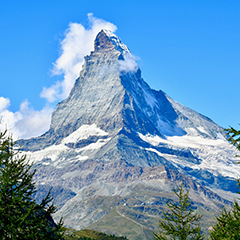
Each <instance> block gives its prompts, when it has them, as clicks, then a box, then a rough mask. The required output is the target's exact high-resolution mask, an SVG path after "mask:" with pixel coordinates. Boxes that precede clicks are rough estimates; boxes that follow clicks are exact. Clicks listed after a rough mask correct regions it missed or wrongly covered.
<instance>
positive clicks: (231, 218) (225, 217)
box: [210, 127, 240, 240]
mask: <svg viewBox="0 0 240 240" xmlns="http://www.w3.org/2000/svg"><path fill="white" fill-rule="evenodd" d="M225 132H226V133H227V135H228V141H229V142H230V143H231V144H232V145H233V146H235V147H236V148H237V150H240V131H238V130H236V129H234V128H233V127H230V128H228V129H225ZM236 156H237V157H240V156H239V155H236ZM237 163H240V162H239V161H238V162H237ZM237 184H238V186H239V187H240V180H239V179H237ZM238 193H239V192H238ZM212 228H213V229H212V230H211V231H210V239H212V240H217V239H219V240H221V239H226V240H228V239H229V240H230V239H231V240H232V239H236V240H240V206H239V204H238V202H237V201H236V200H235V201H234V203H233V206H232V208H231V209H230V210H226V208H224V209H223V210H222V212H221V214H220V216H218V217H217V218H216V222H215V224H214V225H213V226H212Z"/></svg>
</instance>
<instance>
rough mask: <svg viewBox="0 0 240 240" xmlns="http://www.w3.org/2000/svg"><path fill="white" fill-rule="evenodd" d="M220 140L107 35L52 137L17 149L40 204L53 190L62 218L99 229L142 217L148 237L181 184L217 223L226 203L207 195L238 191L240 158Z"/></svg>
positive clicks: (213, 127) (62, 106)
mask: <svg viewBox="0 0 240 240" xmlns="http://www.w3.org/2000/svg"><path fill="white" fill-rule="evenodd" d="M76 47H77V46H76ZM123 66H124V67H123ZM133 66H134V67H133ZM221 133H222V128H221V127H219V126H218V125H217V124H216V123H214V122H213V121H212V120H211V119H209V118H207V117H205V116H203V115H201V114H199V113H197V112H195V111H193V110H191V109H189V108H187V107H185V106H183V105H181V104H179V103H177V102H176V101H174V100H173V99H171V98H170V97H169V96H168V95H167V94H166V93H164V92H163V91H161V90H160V91H156V90H153V89H151V88H150V87H149V85H148V84H147V83H146V82H145V81H144V80H143V79H142V78H141V71H140V69H139V68H138V66H137V65H136V62H135V61H134V60H133V57H132V56H131V53H130V51H129V49H128V48H127V46H126V45H125V44H124V43H122V42H121V40H120V39H119V38H118V37H117V36H115V35H114V34H113V33H111V32H109V31H106V30H102V31H101V32H100V33H99V34H98V35H97V37H96V39H95V42H94V51H93V52H91V53H90V55H89V56H86V57H85V62H84V65H83V68H82V70H81V72H80V75H79V78H77V79H76V82H75V84H74V86H73V88H72V90H71V92H70V94H69V96H68V97H67V98H66V99H64V100H63V101H62V102H60V103H59V104H58V105H57V107H56V109H55V111H54V112H53V114H52V120H51V126H50V129H49V131H47V132H46V133H45V134H43V135H42V136H39V137H37V138H32V139H28V140H20V141H19V144H21V146H22V148H23V150H26V151H29V152H31V159H32V160H34V161H35V165H34V166H35V167H36V168H37V170H38V171H37V174H36V182H37V184H38V185H39V193H38V194H37V195H36V197H37V198H41V196H42V194H44V193H45V192H46V191H47V190H46V189H48V188H49V187H50V186H52V187H53V191H54V194H55V195H56V196H57V198H58V200H57V203H58V204H59V206H60V207H61V211H60V212H58V213H57V214H56V218H58V217H59V216H60V215H61V214H62V215H63V216H64V218H65V219H64V220H65V223H66V224H67V225H68V226H70V227H75V228H77V229H79V228H83V227H88V226H92V227H93V228H98V229H99V230H101V229H104V228H103V226H102V225H101V224H100V223H99V222H98V220H100V219H102V218H104V219H105V220H104V221H106V224H109V221H108V216H112V215H111V214H113V215H114V214H118V216H121V217H123V216H124V214H125V215H126V216H128V218H126V219H129V218H131V217H133V216H135V217H133V218H134V221H135V222H138V223H139V224H140V225H141V224H142V223H141V221H142V220H141V219H140V218H138V217H136V216H139V215H138V214H140V212H141V216H143V218H142V219H145V220H144V221H145V223H146V226H147V230H146V231H147V232H149V231H150V232H151V231H152V229H153V228H154V227H155V226H157V221H158V217H159V214H160V212H161V209H162V207H163V206H164V204H165V203H166V201H167V198H168V196H170V195H171V194H170V192H171V189H172V187H174V186H176V185H178V184H179V183H180V182H184V185H185V186H186V187H187V188H188V189H189V190H190V192H191V198H192V200H193V201H194V202H196V204H198V206H201V208H203V209H202V211H210V212H211V213H213V214H214V213H215V212H217V211H218V210H219V209H220V208H221V206H222V205H223V204H228V203H229V202H228V201H226V200H225V199H223V198H222V197H220V196H218V195H217V194H216V193H213V192H212V191H211V190H210V189H209V188H215V189H220V190H228V191H232V192H234V191H235V190H234V179H233V176H234V174H235V173H236V172H237V171H238V170H237V168H236V166H235V165H234V167H233V156H234V155H235V154H234V153H233V150H230V148H229V146H228V145H227V143H226V142H224V141H223V140H220V139H219V137H222V138H224V137H223V136H222V135H221ZM218 166H220V167H218ZM239 171H240V169H239ZM229 173H230V176H228V174H229ZM149 189H151V190H149ZM144 192H145V193H146V194H147V196H146V197H143V196H140V195H145V193H144ZM169 194H170V195H169ZM139 199H141V203H139V201H140V200H139ZM152 199H155V200H154V201H153V200H152ZM212 199H214V202H213V201H212ZM161 201H162V202H161ZM93 202H94V203H95V204H93ZM160 202H161V204H160ZM123 203H125V205H122V204H123ZM126 204H127V205H126ZM139 204H140V205H141V206H140V205H139ZM120 205H121V211H123V212H124V211H125V210H126V211H125V212H124V214H122V213H123V212H121V211H120V207H119V206H120ZM116 206H118V207H116ZM135 206H138V207H135ZM143 206H147V207H143ZM114 209H115V210H114ZM124 209H125V210H124ZM147 209H148V210H147ZM204 209H205V210H204ZM144 211H145V212H144ZM128 213H129V215H128ZM114 216H115V215H114ZM150 216H151V217H150ZM126 219H125V220H126ZM100 225H101V226H100ZM120 225H121V224H120ZM120 225H119V226H120ZM138 226H139V225H138ZM142 226H143V224H142ZM147 236H149V235H148V234H147V235H146V238H145V239H148V237H147ZM138 237H139V236H136V238H135V239H138ZM133 239H134V238H133ZM143 239H144V238H143Z"/></svg>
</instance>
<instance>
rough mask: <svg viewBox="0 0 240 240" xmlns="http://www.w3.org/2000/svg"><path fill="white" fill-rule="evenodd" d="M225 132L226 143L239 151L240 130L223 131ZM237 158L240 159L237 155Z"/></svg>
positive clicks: (229, 129)
mask: <svg viewBox="0 0 240 240" xmlns="http://www.w3.org/2000/svg"><path fill="white" fill-rule="evenodd" d="M225 132H226V133H227V135H228V136H229V137H228V141H229V142H230V143H231V144H232V145H233V146H235V147H236V148H237V149H238V150H239V151H240V130H239V131H238V130H236V129H234V128H233V127H230V128H227V129H225ZM237 157H240V156H239V155H237Z"/></svg>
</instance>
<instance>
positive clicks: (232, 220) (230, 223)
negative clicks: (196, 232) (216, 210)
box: [210, 201, 240, 240]
mask: <svg viewBox="0 0 240 240" xmlns="http://www.w3.org/2000/svg"><path fill="white" fill-rule="evenodd" d="M210 239H212V240H218V239H219V240H221V239H226V240H233V239H236V240H238V239H240V206H239V204H238V203H237V202H236V201H234V204H233V207H232V209H231V210H230V211H227V210H226V209H225V208H224V209H223V210H222V213H221V215H220V216H218V217H217V218H216V222H215V225H214V226H213V229H212V230H211V231H210Z"/></svg>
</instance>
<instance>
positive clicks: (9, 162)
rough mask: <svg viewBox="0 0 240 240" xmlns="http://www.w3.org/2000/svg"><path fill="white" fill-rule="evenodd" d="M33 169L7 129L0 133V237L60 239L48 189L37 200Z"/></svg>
mask: <svg viewBox="0 0 240 240" xmlns="http://www.w3.org/2000/svg"><path fill="white" fill-rule="evenodd" d="M35 171H36V170H32V164H30V163H29V160H27V159H26V155H23V154H22V153H21V152H20V150H19V149H17V150H16V149H15V143H14V141H13V139H12V137H11V136H9V135H8V133H7V131H4V132H1V133H0V239H4V240H5V239H26V240H28V239H34V240H38V239H44V240H45V239H62V236H63V232H62V230H61V227H62V220H61V221H60V222H59V223H58V224H55V223H54V221H53V219H52V217H51V215H52V214H53V213H54V212H55V211H56V207H55V206H54V205H53V203H52V198H51V197H50V192H49V193H48V194H47V196H46V197H45V198H44V199H43V200H42V202H41V203H40V204H38V203H37V202H36V200H35V199H34V198H33V194H34V193H35V192H36V188H35V183H34V182H33V177H34V174H35Z"/></svg>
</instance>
